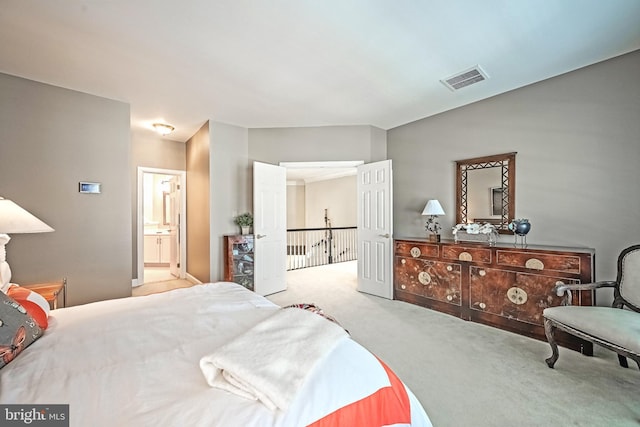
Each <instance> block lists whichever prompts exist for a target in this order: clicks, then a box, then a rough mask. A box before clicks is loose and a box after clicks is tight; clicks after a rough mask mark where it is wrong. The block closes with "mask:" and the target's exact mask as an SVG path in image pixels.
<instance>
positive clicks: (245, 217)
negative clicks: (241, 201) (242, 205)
mask: <svg viewBox="0 0 640 427" xmlns="http://www.w3.org/2000/svg"><path fill="white" fill-rule="evenodd" d="M234 222H235V223H236V225H238V226H239V227H240V231H241V233H242V234H249V228H251V227H252V226H253V215H252V214H251V212H245V213H243V214H240V215H238V216H237V217H236V218H235V219H234Z"/></svg>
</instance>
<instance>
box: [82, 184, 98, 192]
mask: <svg viewBox="0 0 640 427" xmlns="http://www.w3.org/2000/svg"><path fill="white" fill-rule="evenodd" d="M80 192H81V193H89V194H100V183H99V182H81V183H80Z"/></svg>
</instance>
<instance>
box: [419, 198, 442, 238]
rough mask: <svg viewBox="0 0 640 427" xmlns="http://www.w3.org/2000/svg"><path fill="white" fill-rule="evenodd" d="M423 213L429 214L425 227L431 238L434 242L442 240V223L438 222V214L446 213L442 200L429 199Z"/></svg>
mask: <svg viewBox="0 0 640 427" xmlns="http://www.w3.org/2000/svg"><path fill="white" fill-rule="evenodd" d="M422 215H424V216H429V217H428V218H427V223H426V225H425V227H424V228H425V229H426V230H427V231H428V232H429V233H430V234H429V240H430V241H432V242H439V241H440V230H442V227H440V224H439V223H438V215H444V210H443V209H442V206H441V205H440V202H439V201H437V200H436V199H432V200H429V201H428V202H427V204H426V205H425V206H424V209H423V210H422Z"/></svg>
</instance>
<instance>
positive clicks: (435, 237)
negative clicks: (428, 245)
mask: <svg viewBox="0 0 640 427" xmlns="http://www.w3.org/2000/svg"><path fill="white" fill-rule="evenodd" d="M429 241H430V242H439V241H440V235H439V234H435V233H431V234H429Z"/></svg>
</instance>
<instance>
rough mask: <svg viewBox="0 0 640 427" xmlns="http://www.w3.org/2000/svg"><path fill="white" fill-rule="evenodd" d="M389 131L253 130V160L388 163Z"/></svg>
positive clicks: (346, 128) (368, 128)
mask: <svg viewBox="0 0 640 427" xmlns="http://www.w3.org/2000/svg"><path fill="white" fill-rule="evenodd" d="M385 144H386V138H385V131H384V130H382V129H379V128H376V127H373V126H324V127H308V128H270V129H249V158H250V159H251V160H257V161H260V162H265V163H271V164H278V163H279V162H313V161H333V160H364V162H365V163H369V162H374V161H377V160H385V156H386V150H385Z"/></svg>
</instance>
